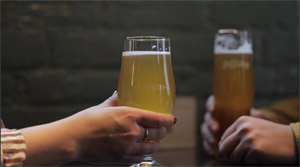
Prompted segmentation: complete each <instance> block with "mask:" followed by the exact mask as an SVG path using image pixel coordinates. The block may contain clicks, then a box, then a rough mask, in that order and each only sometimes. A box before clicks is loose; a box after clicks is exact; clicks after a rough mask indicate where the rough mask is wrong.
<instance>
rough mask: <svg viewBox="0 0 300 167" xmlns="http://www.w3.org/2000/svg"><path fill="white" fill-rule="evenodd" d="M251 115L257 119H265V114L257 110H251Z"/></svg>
mask: <svg viewBox="0 0 300 167" xmlns="http://www.w3.org/2000/svg"><path fill="white" fill-rule="evenodd" d="M250 115H251V116H253V117H256V118H262V119H264V118H265V117H264V114H263V113H262V112H261V111H259V110H258V109H256V108H251V110H250Z"/></svg>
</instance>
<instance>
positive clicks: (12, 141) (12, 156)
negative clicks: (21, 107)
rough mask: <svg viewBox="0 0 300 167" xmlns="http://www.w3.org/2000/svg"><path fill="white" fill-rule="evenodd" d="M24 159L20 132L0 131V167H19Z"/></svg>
mask: <svg viewBox="0 0 300 167" xmlns="http://www.w3.org/2000/svg"><path fill="white" fill-rule="evenodd" d="M25 159H26V145H25V139H24V137H23V135H22V134H21V132H20V131H19V130H9V129H1V166H3V167H20V166H23V161H24V160H25Z"/></svg>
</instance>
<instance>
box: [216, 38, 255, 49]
mask: <svg viewBox="0 0 300 167" xmlns="http://www.w3.org/2000/svg"><path fill="white" fill-rule="evenodd" d="M252 52H253V51H252V43H251V41H249V40H248V39H247V38H241V39H236V38H234V36H233V35H231V34H225V35H221V36H217V37H216V39H215V45H214V53H215V54H237V53H242V54H252Z"/></svg>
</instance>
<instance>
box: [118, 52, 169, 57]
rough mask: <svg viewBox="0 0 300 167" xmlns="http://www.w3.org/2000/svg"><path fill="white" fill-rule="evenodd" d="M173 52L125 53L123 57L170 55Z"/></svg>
mask: <svg viewBox="0 0 300 167" xmlns="http://www.w3.org/2000/svg"><path fill="white" fill-rule="evenodd" d="M170 54H171V52H156V51H125V52H123V53H122V56H143V55H170Z"/></svg>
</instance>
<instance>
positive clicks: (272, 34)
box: [1, 1, 299, 128]
mask: <svg viewBox="0 0 300 167" xmlns="http://www.w3.org/2000/svg"><path fill="white" fill-rule="evenodd" d="M220 28H241V29H248V30H251V32H252V35H253V41H254V67H255V69H254V72H255V74H254V75H255V88H256V99H255V103H254V105H255V106H256V107H258V106H261V105H268V104H270V103H272V102H274V101H276V100H279V99H282V98H285V97H289V96H293V95H298V92H299V2H297V1H287V2H285V1H282V2H280V1H275V2H270V1H253V2H251V1H249V2H237V1H230V2H222V1H189V2H184V1H155V2H150V1H146V2H137V1H128V2H126V1H113V2H109V1H98V2H97V1H90V2H81V1H73V2H72V1H70V2H68V1H65V2H59V1H56V2H21V1H19V2H8V1H7V2H2V1H1V90H2V92H1V95H2V96H1V114H2V117H3V118H4V119H5V120H6V124H7V126H8V127H10V128H20V127H24V126H30V125H35V124H40V123H46V122H50V121H54V120H56V119H59V118H63V117H66V116H68V115H71V114H73V113H76V112H77V111H80V110H82V109H84V108H86V107H89V106H91V105H95V104H98V103H100V102H102V101H103V100H104V99H106V98H107V97H108V96H110V95H111V94H112V93H113V91H114V90H116V89H117V82H118V75H119V70H120V63H121V52H122V49H123V40H124V39H125V37H126V36H133V35H161V36H168V37H170V38H171V41H172V43H171V46H172V61H173V68H174V75H175V80H176V89H177V95H192V96H196V97H197V99H198V102H199V103H198V104H199V106H198V107H199V109H198V110H199V122H201V120H202V114H203V112H204V109H203V108H204V107H203V106H204V105H203V104H204V102H205V100H206V98H207V97H208V96H209V95H210V94H212V82H213V80H212V76H213V40H214V34H215V32H216V31H217V30H218V29H220ZM183 112H184V111H183ZM15 116H18V117H16V118H13V117H15Z"/></svg>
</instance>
